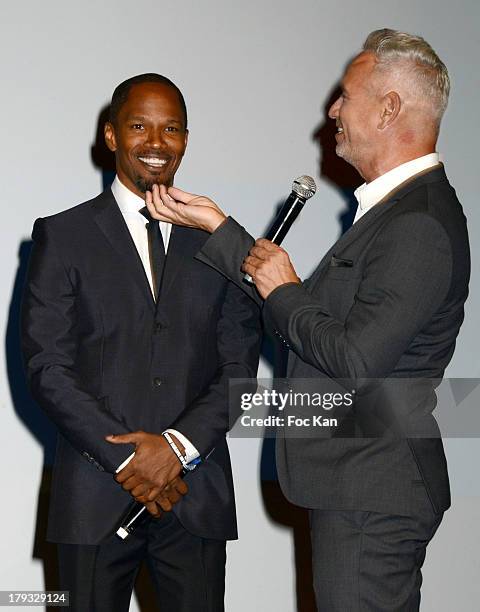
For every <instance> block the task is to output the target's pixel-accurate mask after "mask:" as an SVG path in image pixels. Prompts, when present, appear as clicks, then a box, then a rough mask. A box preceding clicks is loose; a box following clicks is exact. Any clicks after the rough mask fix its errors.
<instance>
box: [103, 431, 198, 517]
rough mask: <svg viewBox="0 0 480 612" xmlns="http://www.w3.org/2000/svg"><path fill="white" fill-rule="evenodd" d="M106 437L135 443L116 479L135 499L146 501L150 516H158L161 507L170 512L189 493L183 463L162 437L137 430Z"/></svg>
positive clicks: (115, 440) (109, 439)
mask: <svg viewBox="0 0 480 612" xmlns="http://www.w3.org/2000/svg"><path fill="white" fill-rule="evenodd" d="M106 440H107V441H108V442H110V443H111V444H135V456H134V457H133V458H132V459H131V461H129V463H128V464H127V465H126V466H125V467H124V468H123V469H122V470H121V471H120V472H119V473H118V474H117V475H116V476H115V480H116V481H117V482H118V483H120V484H121V485H122V487H123V489H125V491H128V492H129V493H130V494H131V495H132V497H134V498H135V499H136V501H138V502H141V503H142V504H145V507H146V508H147V510H148V511H149V512H150V514H151V515H153V516H155V517H159V516H160V515H161V510H164V511H165V512H168V511H170V510H171V509H172V507H173V505H174V504H176V503H177V502H178V501H179V500H180V499H181V497H182V496H183V495H185V494H186V493H187V491H188V487H187V485H186V483H185V482H184V481H183V480H182V478H180V472H181V470H182V466H181V463H180V461H179V460H178V458H177V457H176V455H175V454H174V452H173V451H172V449H171V448H170V445H169V444H168V442H167V441H166V440H165V438H164V437H163V436H161V435H157V434H151V433H146V432H144V431H136V432H132V433H128V434H122V435H118V436H114V435H112V436H107V437H106ZM178 445H179V444H178ZM179 446H180V445H179Z"/></svg>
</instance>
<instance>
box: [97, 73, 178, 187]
mask: <svg viewBox="0 0 480 612" xmlns="http://www.w3.org/2000/svg"><path fill="white" fill-rule="evenodd" d="M185 123H186V117H185V114H184V111H183V108H182V106H181V104H180V100H179V97H178V93H177V92H176V90H175V89H174V88H173V87H171V86H169V85H167V84H164V83H156V82H153V83H138V84H136V85H133V86H132V88H131V89H130V91H129V93H128V97H127V99H126V101H125V102H124V103H123V105H122V107H121V108H120V110H119V112H118V115H117V118H116V120H115V123H114V124H112V123H110V122H107V123H106V124H105V142H106V143H107V146H108V148H109V149H110V150H111V151H114V152H115V159H116V169H117V175H118V178H119V179H120V180H121V181H122V183H123V184H124V185H125V186H126V187H128V189H130V190H131V191H133V192H134V193H136V194H137V195H138V196H140V197H142V198H143V195H144V193H145V191H146V190H147V189H151V188H152V185H154V184H155V183H158V184H162V185H166V186H171V185H172V184H173V178H174V176H175V172H176V171H177V169H178V167H179V166H180V162H181V161H182V157H183V154H184V153H185V148H186V146H187V140H188V130H187V129H186V125H185Z"/></svg>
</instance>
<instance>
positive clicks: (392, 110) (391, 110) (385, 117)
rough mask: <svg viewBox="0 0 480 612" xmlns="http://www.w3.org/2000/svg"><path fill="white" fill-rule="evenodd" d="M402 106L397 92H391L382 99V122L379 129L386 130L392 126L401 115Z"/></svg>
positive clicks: (378, 126)
mask: <svg viewBox="0 0 480 612" xmlns="http://www.w3.org/2000/svg"><path fill="white" fill-rule="evenodd" d="M401 106H402V101H401V100H400V96H399V95H398V93H397V92H396V91H389V92H388V93H387V94H385V95H384V96H383V99H382V106H381V115H380V121H379V123H378V125H377V128H378V129H379V130H384V129H385V128H387V127H389V126H390V125H392V123H393V122H394V121H395V119H396V118H397V117H398V114H399V113H400V108H401Z"/></svg>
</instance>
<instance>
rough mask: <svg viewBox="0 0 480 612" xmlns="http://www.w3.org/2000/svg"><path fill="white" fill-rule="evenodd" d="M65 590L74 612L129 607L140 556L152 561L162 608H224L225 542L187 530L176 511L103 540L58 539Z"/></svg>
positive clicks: (218, 611) (203, 611) (193, 611)
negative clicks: (92, 542) (122, 536)
mask: <svg viewBox="0 0 480 612" xmlns="http://www.w3.org/2000/svg"><path fill="white" fill-rule="evenodd" d="M58 557H59V574H60V586H61V589H62V590H66V591H70V610H72V611H75V612H128V609H129V605H130V598H131V595H132V590H133V584H134V581H135V577H136V575H137V572H138V570H139V567H140V564H141V562H142V561H143V560H144V559H145V560H146V561H147V564H148V567H149V570H150V574H151V576H152V579H153V582H154V585H155V590H156V592H157V594H158V603H159V608H160V609H161V610H162V611H163V610H165V611H166V612H223V610H224V592H225V563H226V542H225V541H221V540H208V539H203V538H199V537H197V536H194V535H192V534H190V533H188V532H187V531H186V530H185V529H184V528H183V527H182V525H181V524H180V522H179V521H178V520H177V518H176V517H175V515H174V514H173V513H172V512H170V513H165V514H164V515H163V516H162V518H161V519H159V520H154V519H150V520H149V521H147V522H146V523H145V524H144V525H141V526H139V527H138V528H137V529H136V531H134V532H133V533H132V534H131V535H130V536H128V537H127V538H126V539H125V540H121V539H120V538H118V537H117V536H116V535H114V536H112V537H111V538H110V539H109V540H107V541H105V542H104V543H102V544H101V545H99V546H84V545H76V544H59V545H58Z"/></svg>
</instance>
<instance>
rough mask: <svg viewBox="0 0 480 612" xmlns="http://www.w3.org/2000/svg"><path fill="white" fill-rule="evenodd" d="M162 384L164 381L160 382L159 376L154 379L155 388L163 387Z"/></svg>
mask: <svg viewBox="0 0 480 612" xmlns="http://www.w3.org/2000/svg"><path fill="white" fill-rule="evenodd" d="M161 384H162V381H161V380H160V378H158V376H156V377H155V378H154V379H153V386H154V387H160V385H161Z"/></svg>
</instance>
